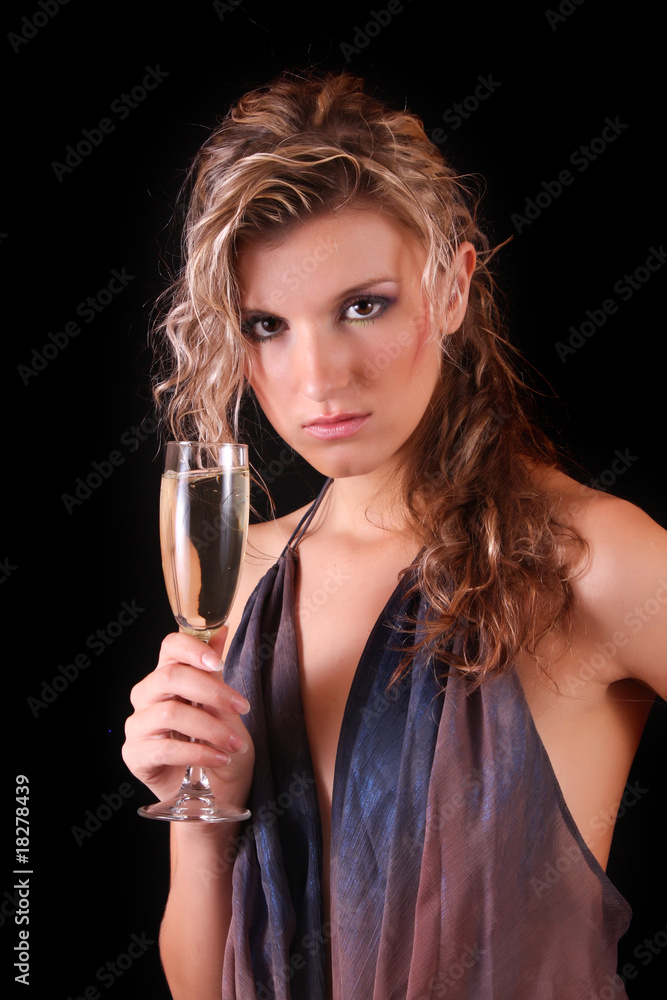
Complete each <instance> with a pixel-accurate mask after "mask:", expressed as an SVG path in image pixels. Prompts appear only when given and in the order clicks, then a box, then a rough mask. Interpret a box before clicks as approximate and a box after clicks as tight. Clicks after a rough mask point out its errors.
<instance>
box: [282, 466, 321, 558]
mask: <svg viewBox="0 0 667 1000" xmlns="http://www.w3.org/2000/svg"><path fill="white" fill-rule="evenodd" d="M332 483H333V479H327V481H326V482H325V484H324V486H323V487H322V489H321V490H320V492H319V494H318V495H317V496H316V497H315V500H314V501H313V503H312V504H311V506H310V507H309V509H308V510H307V511H306V513H305V514H304V515H303V517H302V518H301V520H300V521H299V523H298V524H297V526H296V528H295V529H294V532H293V533H292V537H291V538H290V540H289V542H288V543H287V545H286V546H285V549H284V552H286V551H287V549H292V551H293V552H295V551H296V547H297V545H298V544H299V542H300V541H301V539H302V538H303V536H304V535H305V533H306V531H307V530H308V528H309V526H310V522H311V521H312V519H313V518H314V516H315V514H316V513H317V508H318V507H319V506H320V504H321V503H322V501H323V500H324V497H325V495H326V493H327V491H328V489H329V487H330V486H331V484H332ZM284 552H283V554H284Z"/></svg>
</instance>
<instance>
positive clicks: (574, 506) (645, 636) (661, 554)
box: [543, 470, 667, 697]
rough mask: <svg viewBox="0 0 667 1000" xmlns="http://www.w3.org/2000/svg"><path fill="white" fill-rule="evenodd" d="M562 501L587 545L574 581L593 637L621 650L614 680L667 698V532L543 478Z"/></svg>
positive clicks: (610, 500) (620, 505)
mask: <svg viewBox="0 0 667 1000" xmlns="http://www.w3.org/2000/svg"><path fill="white" fill-rule="evenodd" d="M543 485H544V487H545V488H546V489H548V490H550V491H551V490H553V491H555V492H556V494H557V496H558V498H559V506H558V510H557V513H558V516H559V519H560V520H561V522H562V523H564V524H566V525H567V526H569V527H571V528H573V529H574V530H575V531H576V532H577V533H578V534H579V535H580V536H581V538H583V540H584V541H585V543H586V553H585V558H584V559H583V561H582V563H581V566H580V568H579V570H578V572H576V573H575V574H574V575H573V577H572V580H571V584H572V591H573V595H574V599H575V605H576V607H575V610H576V612H577V614H578V616H579V620H580V622H581V623H582V625H583V627H584V628H585V631H586V634H587V635H588V637H589V638H590V636H595V637H596V638H597V640H598V641H599V642H600V643H605V644H606V648H607V649H611V647H612V646H613V647H614V656H613V665H614V673H613V676H614V677H615V678H616V679H624V678H628V677H631V678H634V679H636V680H640V681H642V682H643V683H645V684H648V685H649V686H650V687H651V688H652V689H653V690H654V691H657V692H658V693H659V694H661V695H662V696H663V697H664V696H665V694H666V693H667V672H666V671H665V667H664V649H665V647H666V646H667V531H665V529H664V528H662V527H661V526H660V525H659V524H657V522H656V521H654V520H653V519H652V518H651V517H650V516H649V515H648V514H647V513H646V512H645V511H643V510H642V509H641V508H640V507H638V506H637V505H636V504H633V503H630V502H629V501H627V500H623V499H621V498H619V497H615V496H612V495H610V494H608V493H604V492H602V491H600V490H595V489H592V488H591V487H588V486H584V485H582V484H581V483H577V482H576V481H575V480H573V479H571V478H570V477H569V476H566V475H564V474H562V473H559V472H555V471H553V470H549V471H548V472H546V473H544V478H543Z"/></svg>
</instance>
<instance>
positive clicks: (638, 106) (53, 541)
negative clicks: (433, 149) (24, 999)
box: [0, 0, 667, 1000]
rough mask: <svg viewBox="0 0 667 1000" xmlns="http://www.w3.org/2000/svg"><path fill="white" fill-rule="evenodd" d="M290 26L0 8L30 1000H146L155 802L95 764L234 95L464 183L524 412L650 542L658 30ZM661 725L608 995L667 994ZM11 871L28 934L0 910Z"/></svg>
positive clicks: (151, 511) (142, 651) (145, 656)
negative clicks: (192, 201) (182, 305)
mask: <svg viewBox="0 0 667 1000" xmlns="http://www.w3.org/2000/svg"><path fill="white" fill-rule="evenodd" d="M316 6H317V12H316V13H310V14H305V13H304V8H302V7H301V6H299V5H289V4H276V3H265V2H258V0H241V2H238V0H230V2H228V3H217V4H216V3H211V2H189V3H187V4H185V3H183V4H173V5H165V4H158V3H129V2H128V0H121V2H116V3H113V4H83V3H78V2H76V0H72V2H69V3H67V4H59V3H58V2H57V0H39V2H38V0H34V2H33V3H28V2H25V3H22V4H15V5H14V7H13V8H12V9H10V11H9V12H6V13H5V14H3V25H4V28H3V35H4V38H3V40H2V45H3V46H4V58H3V66H4V70H5V73H6V76H5V80H4V85H3V90H2V94H3V104H2V109H3V137H4V140H5V145H4V157H3V167H4V170H5V184H4V189H3V193H4V207H3V212H2V217H1V219H0V228H1V229H2V233H1V239H0V254H2V261H3V275H4V277H5V279H6V284H5V292H4V304H5V307H7V306H9V307H10V308H9V310H7V309H6V310H5V311H6V312H7V311H8V314H9V321H8V322H6V323H5V327H4V352H5V376H4V382H5V385H6V388H7V391H6V393H4V394H3V395H4V399H5V400H6V411H5V422H4V426H5V430H6V432H7V438H8V440H7V442H6V446H5V448H4V454H5V455H6V458H7V462H6V467H5V469H4V477H5V478H4V481H5V484H6V486H5V497H6V500H7V514H6V516H5V518H4V522H3V523H4V528H5V530H4V538H3V542H2V549H1V550H0V559H2V560H3V562H2V569H1V571H0V580H1V583H2V589H1V591H0V593H1V594H2V598H3V608H5V609H6V612H5V630H6V635H7V637H9V636H10V635H11V634H12V633H14V634H16V635H17V636H18V638H17V639H15V640H14V643H15V645H14V647H13V648H12V643H11V641H10V639H9V638H8V639H7V646H6V653H5V662H6V674H7V675H8V676H9V677H10V679H11V689H10V690H11V694H10V698H9V699H7V700H6V702H5V710H6V711H7V713H8V720H7V725H6V727H5V733H6V736H7V740H6V741H7V744H8V745H7V747H6V749H5V757H6V766H5V779H4V782H3V787H4V796H5V798H6V799H7V801H8V803H9V804H8V807H7V826H9V825H11V824H13V821H12V813H13V812H14V809H15V803H14V794H15V791H14V788H15V780H14V779H15V776H16V775H20V774H23V775H26V776H27V777H28V778H29V789H30V801H29V808H30V814H29V820H30V867H29V868H26V866H25V865H24V866H23V867H24V868H26V870H28V871H30V872H31V873H32V874H30V875H29V876H26V875H23V876H14V875H13V874H12V872H13V871H14V868H13V867H12V866H13V865H16V866H17V867H19V863H18V862H16V861H15V860H14V853H13V850H11V844H10V847H9V848H8V850H7V853H6V854H5V861H4V864H3V869H2V880H3V883H4V886H3V889H2V890H1V891H2V893H3V895H2V906H1V908H0V910H1V914H2V916H1V918H0V920H1V923H0V933H1V935H2V939H3V941H4V942H5V944H6V948H7V950H6V954H7V955H9V953H10V951H11V949H12V948H13V947H14V945H15V944H17V943H18V931H19V929H21V928H23V929H29V931H30V937H29V943H30V953H31V955H32V960H31V971H30V983H31V988H32V995H34V996H40V997H41V996H49V997H52V998H54V1000H55V998H63V1000H65V998H67V997H71V998H72V1000H74V998H76V997H82V996H86V997H95V996H96V995H99V996H106V993H107V990H113V991H114V994H113V995H117V996H119V997H127V998H131V997H145V996H150V997H151V998H152V1000H161V998H163V997H168V991H167V988H166V986H165V985H164V981H163V979H162V974H161V971H160V965H159V958H158V949H157V944H156V941H157V936H158V927H159V921H160V915H161V910H162V906H163V903H164V899H165V894H166V887H167V840H168V828H167V826H166V824H165V825H159V824H156V823H147V822H145V821H142V820H140V819H139V818H138V817H137V816H136V812H135V810H136V807H137V806H139V805H141V804H142V803H143V802H144V801H147V800H149V801H150V798H151V796H150V795H149V794H148V793H147V792H146V791H145V790H143V789H142V787H141V786H140V785H139V784H138V782H136V781H135V780H134V779H133V778H132V777H131V775H129V773H128V772H127V770H126V769H125V767H124V765H123V762H122V759H121V755H120V749H121V745H122V742H123V722H124V719H125V717H126V715H127V714H128V713H129V711H130V705H129V700H128V694H129V690H130V688H131V686H132V685H133V684H134V683H135V682H136V681H137V680H139V679H140V678H141V677H142V676H143V675H144V674H145V673H146V672H147V671H148V670H149V669H150V668H152V666H153V665H154V663H155V661H156V657H157V652H158V647H159V643H160V641H161V637H162V636H163V634H164V633H165V632H166V631H169V630H170V629H172V627H173V625H172V619H171V616H170V613H169V611H168V608H167V602H166V598H165V595H164V592H163V586H162V580H161V575H160V564H159V555H158V537H157V522H156V500H157V489H158V482H159V474H160V468H159V460H157V458H156V455H157V445H156V441H157V438H156V435H155V433H154V422H153V420H152V417H151V404H150V393H149V366H150V361H149V356H148V353H147V349H146V339H147V329H148V325H149V320H150V311H151V303H152V302H153V300H154V298H155V296H156V294H157V293H158V292H159V291H160V290H161V288H162V287H163V280H164V275H165V273H166V263H168V262H169V259H170V258H169V252H170V250H169V247H170V244H169V242H168V232H169V226H170V219H171V215H172V208H173V204H174V199H175V196H176V192H177V190H178V188H179V185H180V183H181V181H182V179H183V172H184V170H185V168H186V166H187V164H188V162H189V159H190V157H191V156H192V155H193V154H194V152H195V150H196V148H197V147H198V145H199V144H200V142H201V141H202V140H203V138H204V136H205V135H206V133H207V130H208V129H209V128H210V127H211V126H213V125H214V123H215V121H216V118H217V117H218V116H220V115H221V114H223V113H224V112H225V110H226V108H227V106H228V104H229V102H230V100H231V99H233V98H234V97H236V96H237V95H238V94H240V93H241V92H242V91H243V90H245V89H247V88H248V87H249V86H251V85H254V84H256V83H260V82H264V81H266V80H268V79H270V78H271V77H272V76H273V75H274V74H276V73H277V72H279V71H280V70H281V69H283V68H285V67H294V68H301V67H304V66H305V65H307V64H309V63H310V64H312V65H316V66H320V67H325V68H338V69H349V70H351V71H354V72H358V73H360V74H361V75H364V76H366V77H367V78H368V80H369V81H370V83H371V84H373V85H375V86H377V88H378V89H379V92H380V94H382V95H384V96H386V97H388V98H390V99H394V100H397V101H399V102H400V103H406V104H407V105H408V106H409V107H410V108H411V109H412V110H414V111H416V112H418V113H419V114H421V115H422V117H423V119H424V121H425V125H426V129H427V131H428V132H429V133H430V134H432V136H433V139H434V141H436V142H438V143H439V144H440V145H441V146H442V148H443V149H444V150H445V151H446V152H447V153H448V154H449V155H450V156H451V157H453V159H454V162H455V163H456V164H457V166H458V167H459V168H460V169H461V170H462V171H474V172H478V173H479V174H481V175H482V176H483V177H485V178H486V181H487V187H488V190H487V197H486V199H485V214H486V219H487V223H488V226H489V229H490V231H491V234H492V236H493V238H494V240H496V241H497V242H500V241H502V240H504V239H506V238H507V237H508V236H510V235H513V236H514V240H513V242H512V243H511V244H510V245H509V246H508V247H507V248H506V249H505V250H504V251H503V252H502V255H501V258H500V261H499V265H498V266H499V269H500V279H501V283H502V286H503V288H504V289H505V290H506V291H507V293H508V295H509V300H508V311H509V317H510V321H511V327H512V330H513V333H514V336H515V339H516V340H517V342H518V343H519V344H520V346H521V347H522V348H523V350H524V352H525V354H526V357H527V359H528V362H529V363H530V364H531V365H533V366H535V367H536V369H538V370H539V371H540V372H542V374H543V376H544V380H543V381H539V382H538V385H539V386H540V388H541V389H542V391H543V392H544V393H545V395H544V397H543V398H542V399H541V403H540V405H541V407H542V412H543V415H544V419H545V421H546V422H547V423H548V425H549V426H550V427H551V428H552V429H553V433H554V434H555V435H556V437H557V439H558V441H559V443H561V444H563V445H564V446H567V447H569V448H570V449H571V451H572V453H573V455H574V457H575V458H576V460H577V461H579V462H580V463H581V466H582V470H583V471H582V472H581V476H582V479H583V480H584V481H589V480H591V479H595V480H596V481H598V482H599V483H600V484H601V485H602V486H604V487H606V488H608V489H610V490H612V491H613V492H616V493H618V494H620V495H621V496H624V497H626V498H628V499H630V500H632V501H634V502H636V503H639V504H640V505H642V506H643V507H644V508H645V509H646V510H648V512H649V513H650V514H651V515H652V516H653V517H654V518H656V519H657V520H658V521H660V522H661V523H663V524H665V523H667V521H666V515H667V511H666V508H665V502H664V498H663V484H664V476H663V464H662V461H663V441H662V433H661V432H662V426H663V416H662V414H663V394H664V364H663V354H662V345H661V343H660V340H661V334H662V331H663V330H664V320H663V318H662V316H661V314H660V309H659V301H660V299H659V291H658V288H659V284H660V283H661V282H662V279H663V273H662V266H663V258H662V256H661V254H662V252H663V249H662V248H663V243H662V241H663V240H664V239H665V235H666V234H665V223H664V219H663V217H662V207H663V183H662V170H661V160H662V155H663V150H662V134H661V133H662V130H661V128H660V127H659V122H658V118H657V89H658V86H659V83H660V82H661V81H660V72H661V71H660V70H659V65H660V63H659V60H658V58H657V56H656V55H655V54H654V52H653V49H652V42H653V38H654V36H655V35H656V34H657V32H658V26H657V24H651V23H647V22H646V21H645V20H643V19H642V17H641V16H639V17H638V16H637V14H636V10H635V9H630V8H623V9H622V10H618V11H615V12H612V10H611V9H610V8H609V7H608V6H605V5H604V4H603V3H601V2H595V0H586V2H583V0H580V2H578V3H575V2H574V0H562V2H561V3H560V8H559V7H557V6H556V5H554V6H553V7H552V8H550V9H549V8H546V9H545V8H543V7H542V5H540V4H532V5H525V6H524V7H523V8H519V9H517V8H516V5H506V4H494V5H488V6H487V7H486V8H484V7H481V8H480V6H479V5H477V4H470V5H456V7H455V6H454V5H452V6H450V5H445V6H443V7H442V8H440V7H439V6H438V7H437V8H433V7H432V6H430V5H428V4H426V3H423V2H417V0H415V2H408V0H403V2H402V3H400V2H398V0H392V3H391V5H390V6H387V4H386V2H385V0H379V2H378V4H377V5H375V6H371V5H370V2H369V4H368V5H365V4H358V3H357V4H355V5H346V4H342V5H341V4H332V5H323V6H322V5H316ZM124 95H125V96H124ZM457 105H458V108H457ZM564 171H567V174H564V173H563V172H564ZM647 260H648V261H649V263H648V265H647ZM281 448H282V445H280V443H276V442H272V441H271V440H270V438H267V441H266V442H265V444H264V445H263V446H262V451H261V453H260V454H259V455H258V456H257V458H256V462H257V464H258V465H259V466H260V467H261V468H263V469H265V470H266V471H267V472H268V475H269V478H270V479H271V480H272V483H271V488H272V490H273V492H274V496H275V498H276V500H277V504H278V512H279V513H284V512H285V511H286V510H287V509H289V508H293V507H296V506H300V505H302V504H303V503H305V502H307V500H308V499H309V498H310V497H311V496H312V495H313V492H314V489H315V487H316V484H317V481H318V480H317V477H314V476H312V475H309V474H308V473H307V471H304V470H302V469H300V467H298V466H296V465H294V466H293V465H292V463H291V462H287V463H285V462H284V461H282V462H281V461H280V460H279V459H278V458H277V456H278V455H280V452H281ZM281 466H283V467H284V468H282V469H281V468H280V467H281ZM281 472H282V474H280V473H281ZM664 718H665V716H664V713H663V712H662V711H661V710H660V709H657V710H655V711H654V713H653V716H652V718H651V722H650V724H649V727H648V729H647V733H646V736H645V739H644V741H643V743H642V747H641V749H640V753H639V756H638V760H637V764H636V766H635V770H634V771H633V775H632V776H631V783H632V787H633V788H634V789H635V791H634V792H633V793H632V794H631V795H629V796H628V797H627V801H626V807H624V812H625V815H624V816H623V819H622V821H621V822H620V824H619V827H618V830H617V836H616V839H615V843H614V850H613V855H612V860H611V863H610V873H611V874H612V877H613V878H614V879H615V880H616V882H617V884H618V885H619V887H620V888H621V889H622V891H623V892H624V893H625V894H626V896H627V897H628V899H629V900H630V901H631V902H632V905H633V907H634V909H635V918H634V920H633V924H632V926H631V928H630V931H629V932H628V935H627V936H626V938H625V940H624V942H623V949H622V955H621V968H625V975H626V978H627V979H628V983H627V988H628V992H629V994H630V996H631V997H633V998H653V997H657V996H662V995H663V992H664V984H665V980H666V978H667V977H666V976H665V971H666V970H667V947H665V944H666V943H667V933H665V930H666V927H667V903H666V902H665V889H666V887H667V877H666V874H667V873H666V871H665V861H664V857H663V858H661V857H660V854H661V853H662V854H663V856H664V844H665V834H666V832H667V820H666V816H665V807H664V804H663V803H664V792H665V784H666V782H665V777H664V766H663V761H664V754H665V746H666V741H665V736H664ZM18 878H23V879H26V878H28V879H29V885H30V896H29V906H30V909H29V918H30V923H29V925H28V924H23V925H20V926H17V925H16V924H15V923H14V921H13V910H14V907H15V906H16V905H17V903H18V902H19V901H18V897H17V896H16V895H15V892H16V890H15V889H13V888H12V886H14V885H15V884H16V879H18ZM23 905H25V904H23ZM11 961H13V960H10V961H9V962H8V963H7V964H6V965H3V969H4V971H3V973H2V977H3V981H6V982H7V983H9V984H10V986H13V985H14V984H13V973H12V971H11V970H10V968H9V966H10V964H11ZM15 988H16V991H17V995H30V990H29V989H26V988H25V987H19V986H16V987H15Z"/></svg>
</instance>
